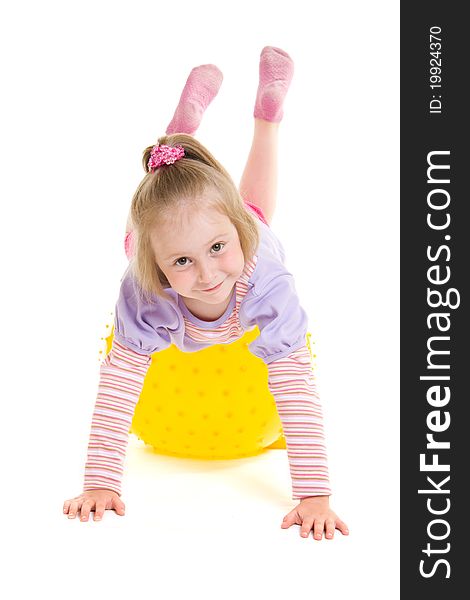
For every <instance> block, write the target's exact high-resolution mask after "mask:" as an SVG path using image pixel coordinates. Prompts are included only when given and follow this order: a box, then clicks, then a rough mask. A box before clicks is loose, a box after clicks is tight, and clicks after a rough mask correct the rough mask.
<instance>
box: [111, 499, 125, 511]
mask: <svg viewBox="0 0 470 600" xmlns="http://www.w3.org/2000/svg"><path fill="white" fill-rule="evenodd" d="M113 508H114V510H115V511H116V512H117V513H118V515H124V513H125V512H126V505H125V504H124V502H123V501H122V500H121V499H120V498H114V499H113Z"/></svg>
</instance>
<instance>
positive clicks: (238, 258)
mask: <svg viewBox="0 0 470 600" xmlns="http://www.w3.org/2000/svg"><path fill="white" fill-rule="evenodd" d="M244 264H245V260H244V257H243V252H242V251H241V249H240V250H238V249H237V250H234V251H233V252H230V253H228V254H227V255H226V256H225V260H224V268H225V269H226V270H227V271H231V272H232V273H238V272H239V271H242V270H243V267H244Z"/></svg>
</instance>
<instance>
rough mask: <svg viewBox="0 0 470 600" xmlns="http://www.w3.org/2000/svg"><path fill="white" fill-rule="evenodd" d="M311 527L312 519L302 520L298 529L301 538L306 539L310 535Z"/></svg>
mask: <svg viewBox="0 0 470 600" xmlns="http://www.w3.org/2000/svg"><path fill="white" fill-rule="evenodd" d="M312 525H313V517H309V518H308V519H307V518H306V519H304V520H303V522H302V526H301V528H300V535H301V536H302V537H308V534H309V533H310V530H311V529H312Z"/></svg>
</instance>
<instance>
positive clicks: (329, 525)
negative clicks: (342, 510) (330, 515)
mask: <svg viewBox="0 0 470 600" xmlns="http://www.w3.org/2000/svg"><path fill="white" fill-rule="evenodd" d="M325 530H326V539H328V540H332V539H333V537H334V535H335V522H334V520H333V519H327V520H326V521H325Z"/></svg>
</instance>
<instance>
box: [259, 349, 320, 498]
mask: <svg viewBox="0 0 470 600" xmlns="http://www.w3.org/2000/svg"><path fill="white" fill-rule="evenodd" d="M267 366H268V386H269V391H270V392H271V394H272V395H273V397H274V400H275V402H276V406H277V411H278V414H279V417H280V419H281V422H282V427H283V430H284V436H285V438H286V446H287V457H288V460H289V467H290V473H291V478H292V492H293V495H292V498H293V499H294V500H296V499H300V498H306V497H308V496H329V495H330V494H331V489H330V484H329V477H328V463H327V454H326V447H325V436H324V432H323V414H322V407H321V404H320V399H319V396H318V393H317V389H316V385H315V380H314V376H313V369H312V361H311V357H310V352H309V350H308V347H307V346H303V347H301V348H299V349H298V350H296V351H295V352H292V353H291V354H289V355H288V356H286V357H284V358H280V359H278V360H275V361H273V362H271V363H269V364H268V365H267Z"/></svg>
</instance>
